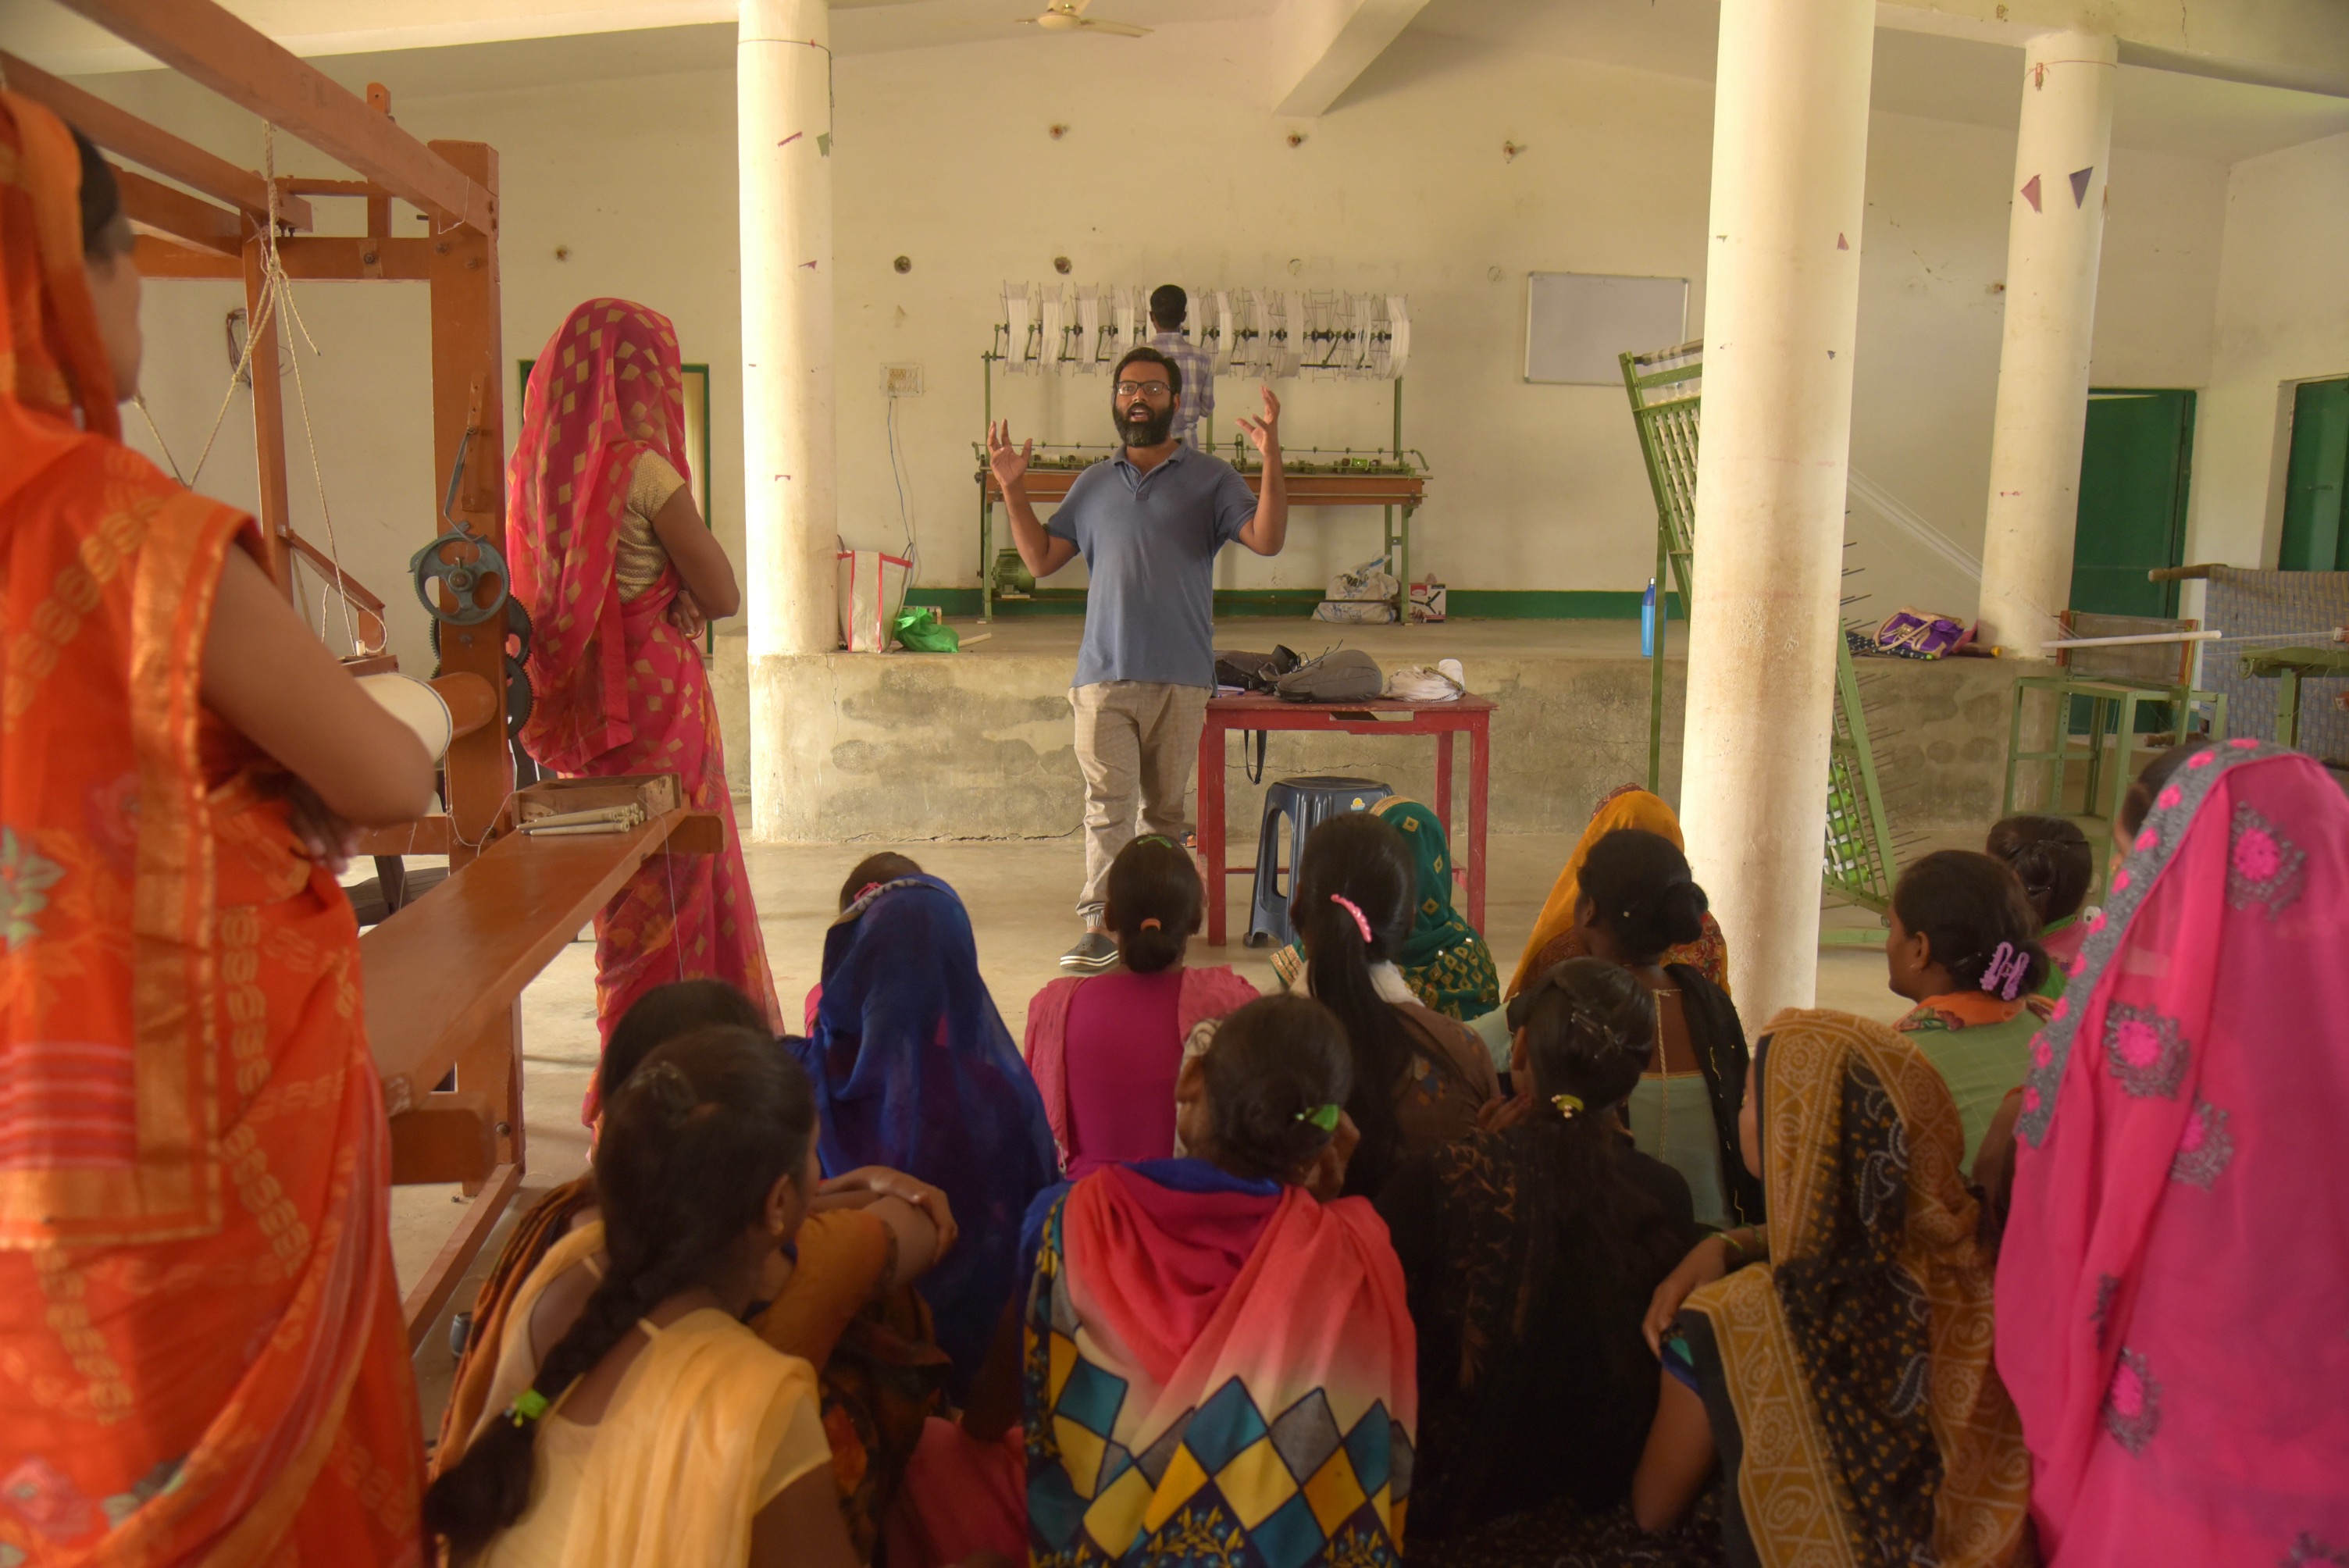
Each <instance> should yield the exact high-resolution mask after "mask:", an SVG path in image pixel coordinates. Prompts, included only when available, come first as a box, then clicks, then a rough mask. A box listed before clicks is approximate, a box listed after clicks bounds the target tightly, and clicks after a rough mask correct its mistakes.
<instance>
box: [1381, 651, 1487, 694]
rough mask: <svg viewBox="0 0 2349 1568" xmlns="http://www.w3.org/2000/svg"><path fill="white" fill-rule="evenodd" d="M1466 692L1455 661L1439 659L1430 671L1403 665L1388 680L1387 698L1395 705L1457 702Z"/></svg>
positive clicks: (1460, 672) (1415, 666)
mask: <svg viewBox="0 0 2349 1568" xmlns="http://www.w3.org/2000/svg"><path fill="white" fill-rule="evenodd" d="M1467 690H1468V677H1467V676H1466V674H1465V673H1464V672H1463V671H1462V669H1461V668H1460V661H1459V660H1458V659H1440V660H1438V661H1437V662H1436V665H1435V667H1434V668H1433V669H1429V668H1428V667H1427V666H1425V665H1404V666H1403V667H1402V669H1399V670H1397V671H1395V673H1394V674H1392V675H1391V676H1388V677H1387V696H1391V697H1392V698H1394V699H1395V700H1396V701H1397V702H1457V701H1458V700H1459V699H1460V698H1461V697H1462V696H1464V695H1466V693H1467Z"/></svg>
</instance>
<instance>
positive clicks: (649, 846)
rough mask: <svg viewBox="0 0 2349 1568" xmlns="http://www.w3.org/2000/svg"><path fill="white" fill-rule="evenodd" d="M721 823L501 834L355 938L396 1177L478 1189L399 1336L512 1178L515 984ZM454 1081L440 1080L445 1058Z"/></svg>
mask: <svg viewBox="0 0 2349 1568" xmlns="http://www.w3.org/2000/svg"><path fill="white" fill-rule="evenodd" d="M724 835H725V828H724V824H723V823H721V822H720V821H719V819H718V818H717V817H715V816H711V815H709V814H708V813H706V812H699V811H683V810H679V811H671V812H668V813H667V814H666V815H664V816H660V817H657V818H655V819H653V820H650V821H648V822H646V823H644V824H643V825H642V826H640V827H637V828H634V829H631V830H628V831H626V832H624V833H612V834H603V835H595V836H581V837H570V838H533V837H532V836H531V835H529V834H527V833H519V832H517V833H510V834H508V835H506V836H505V837H503V838H501V839H499V840H497V841H495V842H493V843H492V844H491V846H490V847H489V848H488V849H487V850H485V851H482V853H481V857H480V858H479V859H477V860H475V861H472V863H471V864H470V865H467V866H464V867H463V868H461V869H460V870H458V871H456V872H452V873H451V874H450V877H449V880H448V881H446V882H442V883H441V884H440V886H439V887H437V888H435V889H433V890H432V891H431V892H429V893H427V894H425V895H424V896H423V897H422V898H419V899H418V900H417V901H416V902H415V903H410V904H409V905H407V906H406V907H405V908H403V909H401V910H400V911H399V912H398V913H396V914H394V915H392V916H391V918H390V919H388V920H386V921H385V922H383V923H381V924H380V925H378V926H375V927H373V928H372V929H371V930H369V931H368V932H367V934H364V935H363V936H361V937H360V938H359V957H360V961H361V966H362V970H363V973H364V975H365V983H366V995H367V1034H368V1037H369V1039H370V1041H371V1042H372V1044H373V1046H374V1049H375V1060H376V1069H377V1071H378V1073H379V1074H381V1076H382V1080H383V1099H384V1109H385V1110H386V1111H387V1112H388V1114H389V1116H390V1118H391V1140H392V1178H391V1179H392V1180H393V1181H395V1182H399V1183H402V1184H409V1183H417V1182H443V1181H456V1182H461V1183H463V1184H464V1187H465V1190H466V1191H467V1192H468V1193H469V1194H470V1195H471V1196H472V1197H473V1199H474V1202H473V1204H472V1208H471V1212H469V1213H468V1214H467V1215H466V1216H465V1219H464V1220H463V1222H461V1223H460V1224H459V1225H458V1227H457V1230H456V1233H455V1234H453V1235H451V1236H450V1238H449V1241H448V1243H447V1244H446V1245H444V1246H443V1247H442V1248H441V1249H440V1255H439V1256H438V1257H436V1258H435V1259H434V1260H433V1262H432V1266H431V1267H430V1268H429V1269H428V1270H427V1271H425V1274H424V1275H423V1277H422V1278H421V1279H419V1281H418V1282H417V1283H416V1285H415V1287H414V1288H413V1289H411V1290H410V1291H409V1293H408V1299H407V1301H406V1302H405V1303H404V1304H403V1306H404V1310H405V1313H406V1316H407V1319H408V1336H409V1344H410V1346H414V1345H417V1344H419V1343H421V1341H422V1337H423V1335H424V1333H425V1331H426V1330H427V1329H428V1328H429V1326H431V1324H432V1322H433V1320H434V1319H435V1318H437V1317H438V1316H439V1315H440V1309H441V1308H442V1307H444V1306H446V1305H448V1302H449V1297H450V1295H452V1294H453V1293H454V1292H455V1290H456V1288H457V1284H458V1282H459V1281H460V1279H461V1278H462V1277H463V1276H464V1273H465V1270H466V1268H467V1266H468V1265H470V1264H471V1263H472V1261H473V1258H474V1255H475V1254H476V1253H479V1252H480V1251H481V1246H482V1244H483V1243H485V1242H486V1241H487V1240H488V1239H489V1235H490V1232H491V1230H492V1228H493V1227H494V1226H495V1225H496V1224H497V1222H498V1219H499V1216H500V1215H501V1214H502V1213H503V1212H504V1210H505V1206H506V1204H507V1203H508V1202H510V1201H511V1200H512V1197H513V1194H514V1192H515V1191H516V1190H517V1189H518V1188H519V1187H520V1186H521V1184H522V1173H523V1151H524V1140H523V1117H522V1051H521V1038H522V1026H521V1016H520V1002H521V997H522V993H523V987H525V986H527V985H529V984H530V983H531V981H532V980H533V979H535V978H536V977H537V976H538V975H539V973H540V971H542V970H543V969H544V968H545V967H546V966H547V965H548V964H549V963H551V962H553V961H554V955H555V954H558V953H560V952H562V951H563V949H564V947H565V946H567V945H569V944H570V943H571V941H572V940H573V938H574V937H575V936H577V935H578V934H579V930H580V928H581V927H582V926H584V925H585V924H586V923H587V922H588V921H589V920H590V919H591V918H592V917H593V916H594V915H595V912H596V911H597V910H598V909H601V908H602V907H603V906H604V904H605V903H607V902H608V901H609V900H610V899H611V897H612V895H613V894H614V893H616V892H618V891H619V890H620V888H621V886H622V885H623V884H624V883H626V882H627V880H628V878H629V877H630V876H632V875H634V874H635V872H636V868H637V867H638V866H640V865H642V864H643V863H644V861H645V858H646V857H647V856H648V855H653V854H657V853H661V852H663V851H667V852H668V853H672V854H710V853H714V852H715V851H718V850H719V848H721V847H722V845H723V843H724ZM452 1071H453V1072H454V1073H455V1075H456V1078H455V1082H456V1087H455V1088H453V1089H446V1090H444V1089H440V1088H438V1086H439V1085H440V1084H441V1083H442V1082H444V1081H446V1080H447V1079H448V1078H449V1077H450V1073H451V1072H452Z"/></svg>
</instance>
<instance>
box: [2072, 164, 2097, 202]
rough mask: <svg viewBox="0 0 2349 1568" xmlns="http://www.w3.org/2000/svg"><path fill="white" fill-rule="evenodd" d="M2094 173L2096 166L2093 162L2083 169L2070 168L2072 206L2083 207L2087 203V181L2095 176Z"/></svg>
mask: <svg viewBox="0 0 2349 1568" xmlns="http://www.w3.org/2000/svg"><path fill="white" fill-rule="evenodd" d="M2095 173H2096V166H2095V164H2093V163H2091V164H2089V165H2088V167H2086V168H2085V169H2075V170H2072V205H2073V206H2075V207H2085V206H2086V205H2087V204H2088V181H2090V180H2092V179H2094V178H2095Z"/></svg>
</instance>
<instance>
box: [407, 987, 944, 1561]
mask: <svg viewBox="0 0 2349 1568" xmlns="http://www.w3.org/2000/svg"><path fill="white" fill-rule="evenodd" d="M720 1024H730V1025H734V1026H738V1027H741V1028H746V1029H750V1030H751V1031H753V1032H756V1033H761V1034H763V1033H764V1032H765V1021H764V1019H763V1018H762V1017H761V1015H760V1013H759V1010H758V1008H757V1006H755V1005H754V1004H753V1003H752V1002H751V1001H750V998H749V997H747V996H745V995H742V994H741V993H740V992H739V991H737V990H735V989H734V988H733V987H732V986H730V985H726V984H724V983H723V982H720V981H716V980H686V981H678V982H676V983H674V984H671V985H663V986H660V987H658V988H657V989H655V990H652V991H648V992H647V993H646V994H645V995H644V996H643V998H642V999H640V1000H639V1001H638V1002H637V1003H636V1006H633V1007H631V1008H629V1009H628V1011H627V1014H626V1016H624V1017H623V1018H622V1019H621V1020H620V1024H619V1026H618V1027H617V1028H616V1029H614V1030H613V1031H612V1039H611V1043H610V1044H609V1045H608V1046H606V1047H605V1050H604V1056H603V1059H602V1061H601V1062H599V1063H598V1064H597V1067H596V1071H597V1073H598V1074H599V1075H600V1077H601V1081H600V1082H599V1083H598V1084H597V1086H596V1087H597V1089H598V1092H599V1097H600V1099H603V1100H608V1099H610V1098H611V1096H612V1095H613V1094H614V1093H615V1092H616V1090H617V1089H618V1088H619V1087H620V1086H621V1085H622V1084H624V1083H626V1081H627V1078H628V1075H629V1074H631V1073H633V1072H634V1071H635V1070H636V1067H637V1065H638V1064H640V1063H641V1062H642V1061H643V1060H644V1058H645V1057H647V1055H649V1054H650V1053H651V1052H652V1050H653V1049H654V1047H657V1046H659V1045H662V1044H664V1043H666V1042H667V1041H668V1040H672V1039H676V1038H678V1037H680V1036H683V1035H686V1034H689V1033H691V1032H693V1031H694V1030H696V1029H699V1028H704V1027H708V1026H711V1025H720ZM953 1241H954V1216H953V1214H952V1212H951V1211H950V1209H949V1208H948V1205H947V1202H946V1197H945V1194H943V1193H941V1192H939V1191H937V1190H936V1188H934V1187H929V1186H926V1185H925V1184H924V1183H922V1182H919V1181H915V1180H913V1179H912V1178H911V1177H908V1176H904V1175H901V1174H899V1173H898V1172H896V1171H884V1170H880V1169H877V1168H875V1169H870V1170H864V1171H850V1172H848V1173H847V1174H845V1175H843V1176H839V1177H836V1178H834V1179H833V1180H831V1181H824V1182H823V1183H821V1184H820V1185H819V1186H818V1187H817V1188H816V1190H815V1195H814V1197H813V1199H812V1202H810V1204H809V1213H808V1218H807V1222H806V1223H805V1224H803V1225H802V1226H801V1228H800V1233H799V1236H798V1238H797V1240H796V1242H795V1243H794V1245H793V1247H792V1250H791V1252H790V1253H788V1254H779V1255H778V1257H777V1260H776V1261H775V1263H774V1264H771V1266H770V1268H769V1270H768V1272H767V1275H766V1277H765V1278H764V1279H763V1280H762V1281H761V1288H760V1298H761V1301H762V1302H764V1303H766V1304H767V1305H765V1306H764V1307H763V1308H762V1310H761V1311H760V1312H759V1314H758V1315H756V1316H754V1317H753V1318H751V1319H750V1328H751V1330H752V1332H754V1333H756V1334H757V1335H758V1336H759V1337H760V1338H761V1339H763V1340H765V1341H766V1342H767V1343H768V1344H769V1345H771V1346H774V1347H775V1348H776V1349H778V1350H780V1351H781V1352H783V1353H784V1354H785V1355H787V1356H795V1357H799V1358H800V1359H802V1360H803V1361H806V1362H807V1363H809V1364H810V1365H811V1366H812V1367H815V1368H816V1369H817V1373H818V1377H819V1381H820V1382H821V1384H822V1387H823V1415H824V1428H825V1432H826V1435H827V1436H828V1437H829V1438H830V1439H831V1443H832V1448H833V1474H834V1477H835V1479H836V1480H838V1482H839V1487H840V1506H841V1511H842V1514H843V1518H844V1519H845V1520H846V1521H847V1522H848V1530H849V1536H850V1539H851V1541H852V1542H853V1543H854V1546H855V1548H856V1553H857V1556H858V1558H859V1560H860V1561H861V1560H864V1559H865V1558H868V1557H870V1556H871V1555H872V1552H873V1547H874V1542H875V1541H877V1540H878V1538H879V1531H880V1522H881V1519H882V1517H883V1516H884V1515H885V1513H886V1512H887V1511H888V1507H889V1505H890V1503H891V1502H892V1501H895V1495H896V1489H897V1485H898V1483H899V1481H900V1480H902V1479H903V1477H904V1475H905V1466H906V1464H907V1462H908V1461H909V1460H911V1458H912V1455H913V1451H914V1449H915V1447H916V1444H917V1443H918V1442H919V1441H920V1439H921V1427H922V1422H923V1420H924V1418H926V1417H927V1416H928V1415H929V1413H930V1412H931V1410H932V1409H933V1408H936V1406H937V1405H939V1404H940V1403H941V1402H942V1393H943V1388H944V1384H945V1363H946V1358H945V1357H944V1356H943V1355H942V1354H941V1353H940V1352H939V1350H938V1348H937V1346H936V1345H934V1344H932V1343H930V1338H931V1333H930V1327H929V1318H928V1315H927V1313H926V1310H925V1309H924V1308H923V1306H922V1305H921V1301H920V1298H919V1296H917V1295H915V1294H914V1293H913V1292H912V1291H911V1290H910V1289H909V1288H908V1287H909V1286H910V1285H911V1284H913V1282H914V1281H916V1280H917V1279H919V1278H920V1277H921V1275H922V1274H924V1273H925V1272H926V1271H927V1270H928V1268H929V1267H930V1265H931V1264H932V1263H934V1262H935V1261H936V1258H937V1257H938V1255H939V1254H940V1253H943V1252H945V1251H946V1250H947V1248H948V1247H950V1246H951V1245H952V1244H953ZM550 1260H551V1261H550ZM608 1267H609V1264H608V1257H607V1254H606V1253H605V1235H604V1226H603V1222H602V1217H601V1214H600V1213H599V1212H598V1210H597V1208H596V1205H595V1180H594V1177H593V1174H592V1173H591V1174H589V1175H587V1176H583V1177H581V1178H579V1179H578V1180H577V1181H570V1182H566V1183H564V1185H563V1186H561V1187H558V1188H556V1189H555V1190H554V1191H552V1192H550V1193H548V1194H547V1195H546V1197H544V1198H543V1199H542V1200H540V1202H538V1204H537V1205H536V1206H535V1207H534V1208H533V1209H532V1210H531V1211H530V1212H528V1213H527V1214H525V1215H523V1219H522V1222H521V1223H520V1224H519V1225H517V1226H516V1227H515V1230H514V1234H513V1237H512V1240H510V1241H509V1242H508V1243H506V1248H505V1251H504V1252H503V1253H501V1254H500V1255H499V1258H498V1261H497V1264H496V1266H495V1267H494V1268H492V1270H491V1273H490V1277H489V1279H488V1280H487V1281H485V1282H484V1283H483V1284H482V1286H481V1294H480V1295H479V1297H478V1298H477V1305H476V1306H475V1309H474V1314H473V1318H472V1322H471V1327H470V1332H469V1334H468V1336H467V1339H466V1342H465V1347H464V1350H463V1351H462V1353H461V1354H460V1357H459V1358H458V1362H457V1370H456V1376H455V1379H454V1382H453V1385H452V1387H451V1389H450V1398H449V1406H448V1408H447V1410H446V1411H445V1412H444V1413H443V1415H442V1417H441V1423H440V1443H439V1445H438V1446H437V1447H436V1448H435V1449H434V1451H433V1456H432V1468H433V1473H434V1474H436V1475H437V1474H440V1473H441V1472H443V1471H445V1470H449V1469H450V1467H452V1466H454V1465H455V1464H456V1463H457V1461H458V1460H460V1459H461V1458H462V1457H463V1455H464V1452H465V1449H466V1447H467V1446H468V1444H469V1443H470V1442H471V1439H472V1437H473V1434H474V1433H475V1432H476V1431H477V1430H479V1429H481V1424H482V1420H483V1417H484V1413H485V1412H494V1411H497V1410H501V1409H503V1408H505V1407H506V1406H507V1405H508V1404H510V1403H511V1402H512V1400H513V1398H515V1397H516V1396H517V1395H519V1394H520V1393H521V1392H522V1391H523V1389H524V1388H526V1387H529V1386H530V1384H531V1381H532V1379H533V1377H536V1376H537V1371H538V1364H539V1359H540V1356H541V1353H542V1351H543V1349H544V1347H545V1346H551V1345H553V1344H554V1342H555V1341H556V1340H558V1339H560V1338H561V1337H562V1336H563V1335H564V1331H565V1330H567V1329H568V1328H569V1327H570V1326H571V1324H572V1322H573V1321H574V1319H575V1318H576V1317H577V1316H578V1314H579V1311H580V1309H581V1308H582V1307H583V1306H584V1305H585V1303H586V1300H587V1298H588V1296H589V1295H591V1294H592V1293H593V1292H594V1290H595V1284H596V1282H597V1281H598V1280H600V1279H601V1278H602V1277H603V1276H604V1274H605V1273H606V1272H607V1270H608Z"/></svg>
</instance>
